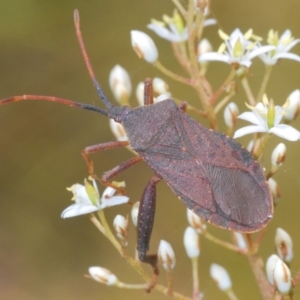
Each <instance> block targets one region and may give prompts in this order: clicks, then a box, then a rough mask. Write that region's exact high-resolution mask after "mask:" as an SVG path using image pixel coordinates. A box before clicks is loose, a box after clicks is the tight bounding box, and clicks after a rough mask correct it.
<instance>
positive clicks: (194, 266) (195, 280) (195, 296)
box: [192, 257, 199, 300]
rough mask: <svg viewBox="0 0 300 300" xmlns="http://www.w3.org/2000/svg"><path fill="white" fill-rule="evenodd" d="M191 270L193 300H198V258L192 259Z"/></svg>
mask: <svg viewBox="0 0 300 300" xmlns="http://www.w3.org/2000/svg"><path fill="white" fill-rule="evenodd" d="M192 270H193V299H194V300H198V299H199V274H198V257H194V258H192Z"/></svg>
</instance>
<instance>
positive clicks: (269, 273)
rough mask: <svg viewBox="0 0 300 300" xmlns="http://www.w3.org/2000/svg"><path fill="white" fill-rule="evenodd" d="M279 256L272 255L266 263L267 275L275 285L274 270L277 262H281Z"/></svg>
mask: <svg viewBox="0 0 300 300" xmlns="http://www.w3.org/2000/svg"><path fill="white" fill-rule="evenodd" d="M279 259H280V258H279V256H278V255H276V254H272V255H271V256H270V257H269V258H268V260H267V263H266V273H267V278H268V280H269V282H270V283H271V284H272V285H274V268H275V265H276V262H277V260H279Z"/></svg>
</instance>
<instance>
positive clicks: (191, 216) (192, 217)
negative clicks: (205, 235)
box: [186, 208, 206, 233]
mask: <svg viewBox="0 0 300 300" xmlns="http://www.w3.org/2000/svg"><path fill="white" fill-rule="evenodd" d="M186 216H187V219H188V222H189V224H190V225H191V226H192V227H193V228H195V229H196V230H197V232H198V233H201V229H206V224H204V222H202V219H201V218H200V217H199V216H198V215H196V214H195V213H194V212H193V211H192V210H190V209H188V208H187V209H186Z"/></svg>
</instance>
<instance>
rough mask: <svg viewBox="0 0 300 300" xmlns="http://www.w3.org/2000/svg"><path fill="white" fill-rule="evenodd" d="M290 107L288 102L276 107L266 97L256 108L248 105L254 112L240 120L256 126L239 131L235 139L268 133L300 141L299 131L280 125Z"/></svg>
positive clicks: (242, 115) (244, 115)
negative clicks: (257, 133) (252, 134)
mask: <svg viewBox="0 0 300 300" xmlns="http://www.w3.org/2000/svg"><path fill="white" fill-rule="evenodd" d="M288 105H289V103H288V102H286V103H285V104H284V105H283V106H277V105H276V106H275V107H274V103H273V101H272V100H270V101H268V99H267V97H266V96H265V95H264V97H263V102H259V103H258V104H257V105H256V106H255V107H251V106H248V105H247V106H248V107H249V108H250V109H252V112H244V113H242V114H241V115H239V116H238V118H239V119H242V120H246V121H248V122H251V123H252V124H254V125H250V126H246V127H243V128H240V129H238V130H237V131H236V132H235V134H234V136H233V138H239V137H241V136H244V135H246V134H250V133H255V132H268V133H273V134H275V135H277V136H279V137H281V138H284V139H286V140H289V141H297V140H299V138H300V132H299V131H298V130H296V129H295V128H294V127H292V126H289V125H286V124H279V123H280V122H281V120H282V117H283V115H284V113H285V110H286V108H287V106H288Z"/></svg>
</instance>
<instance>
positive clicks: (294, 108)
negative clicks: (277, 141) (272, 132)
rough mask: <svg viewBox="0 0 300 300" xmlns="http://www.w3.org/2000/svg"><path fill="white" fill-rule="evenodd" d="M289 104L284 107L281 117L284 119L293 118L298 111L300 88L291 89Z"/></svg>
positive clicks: (289, 119)
mask: <svg viewBox="0 0 300 300" xmlns="http://www.w3.org/2000/svg"><path fill="white" fill-rule="evenodd" d="M288 99H289V106H288V107H287V108H286V109H285V113H284V115H283V118H284V119H285V120H286V121H292V120H295V119H296V117H297V116H298V114H299V113H300V90H295V91H293V92H292V93H291V94H290V95H289V96H288Z"/></svg>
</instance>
